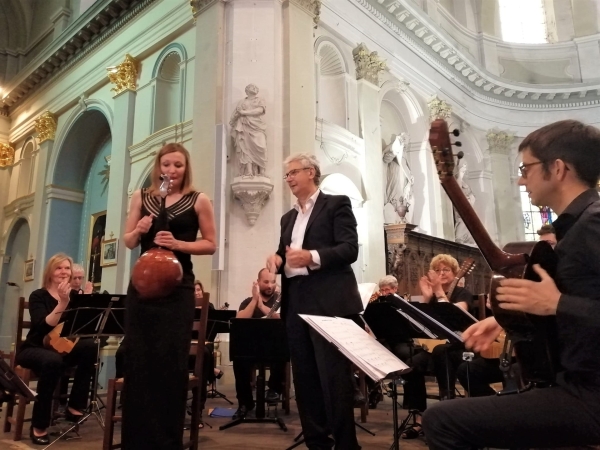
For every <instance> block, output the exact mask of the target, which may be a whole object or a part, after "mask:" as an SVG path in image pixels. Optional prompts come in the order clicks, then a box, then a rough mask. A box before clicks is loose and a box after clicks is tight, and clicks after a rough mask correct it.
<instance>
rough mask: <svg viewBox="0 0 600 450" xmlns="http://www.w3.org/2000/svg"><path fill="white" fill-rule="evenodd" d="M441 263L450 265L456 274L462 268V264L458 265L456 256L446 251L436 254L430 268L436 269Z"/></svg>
mask: <svg viewBox="0 0 600 450" xmlns="http://www.w3.org/2000/svg"><path fill="white" fill-rule="evenodd" d="M440 264H444V265H446V266H448V267H450V269H451V270H452V273H453V274H454V275H456V274H457V273H458V271H459V270H460V266H459V265H458V261H457V260H456V258H455V257H454V256H450V255H446V254H445V253H441V254H439V255H436V256H434V257H433V259H432V260H431V263H430V264H429V269H431V270H435V269H436V268H437V267H438V266H439V265H440Z"/></svg>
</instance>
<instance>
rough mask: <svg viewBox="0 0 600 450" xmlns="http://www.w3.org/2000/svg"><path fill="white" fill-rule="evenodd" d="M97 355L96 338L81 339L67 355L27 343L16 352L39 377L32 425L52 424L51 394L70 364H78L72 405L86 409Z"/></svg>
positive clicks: (71, 397) (18, 361) (70, 401)
mask: <svg viewBox="0 0 600 450" xmlns="http://www.w3.org/2000/svg"><path fill="white" fill-rule="evenodd" d="M97 356H98V346H97V345H96V344H95V343H94V340H93V339H80V340H79V342H77V344H75V347H73V350H71V353H69V354H67V355H64V356H63V355H60V354H58V353H56V352H55V351H54V350H48V349H46V348H42V347H26V348H24V349H22V350H21V351H20V352H19V353H17V356H16V359H15V360H16V363H17V364H19V365H20V366H22V367H25V368H26V369H30V370H33V372H34V373H35V374H36V375H37V376H38V377H39V381H38V384H37V389H36V391H37V394H38V395H37V399H36V401H35V403H34V404H33V414H32V417H31V425H32V426H33V427H35V428H38V429H40V430H44V429H46V428H48V427H49V426H50V421H51V419H52V417H51V416H52V395H53V394H54V389H56V385H57V383H58V380H59V379H60V377H61V376H62V374H63V373H64V372H65V370H66V369H67V368H68V367H74V366H77V369H75V378H74V380H73V387H72V388H71V396H70V397H69V406H70V407H71V408H73V409H76V410H78V411H83V410H84V409H86V407H87V404H88V397H89V394H90V385H91V382H92V378H93V375H94V364H96V361H97Z"/></svg>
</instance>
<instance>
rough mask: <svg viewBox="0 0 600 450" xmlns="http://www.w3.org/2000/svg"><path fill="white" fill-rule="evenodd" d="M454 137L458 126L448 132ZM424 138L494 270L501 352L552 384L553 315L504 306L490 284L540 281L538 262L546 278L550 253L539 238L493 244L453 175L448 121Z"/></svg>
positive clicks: (552, 263)
mask: <svg viewBox="0 0 600 450" xmlns="http://www.w3.org/2000/svg"><path fill="white" fill-rule="evenodd" d="M453 134H454V135H455V136H458V134H459V133H458V130H455V131H454V132H453ZM429 143H430V144H431V150H432V153H433V158H434V160H435V165H436V168H437V171H438V176H439V179H440V182H441V184H442V187H443V188H444V190H445V191H446V194H448V197H449V198H450V201H451V202H452V204H453V205H454V208H455V209H456V210H457V212H458V213H459V214H460V216H461V217H462V219H463V221H464V223H465V225H466V227H467V229H468V230H469V232H470V233H471V236H473V239H474V240H475V242H476V243H477V246H478V247H479V249H480V251H481V253H482V255H483V257H484V258H485V260H486V261H487V263H488V264H489V266H490V268H491V269H492V271H493V272H494V274H493V277H492V282H491V286H490V302H491V306H492V312H493V314H494V317H495V318H496V320H497V321H498V323H499V324H500V326H502V328H504V330H505V331H506V334H507V341H508V342H507V348H508V349H509V350H508V351H507V352H505V353H506V354H510V353H512V351H511V349H512V347H513V346H514V350H515V354H516V356H517V360H518V361H519V364H520V366H521V373H522V376H523V379H525V380H526V381H528V382H530V383H535V384H539V385H547V384H552V383H553V382H554V378H555V374H556V372H557V371H558V368H559V365H558V343H557V341H556V336H557V333H556V318H555V317H554V316H549V317H542V316H535V315H532V314H526V313H523V312H519V311H507V310H504V309H502V308H500V306H499V302H498V300H497V299H496V288H497V287H498V286H499V283H500V281H502V280H503V279H504V278H524V279H528V280H532V281H540V278H539V276H538V275H537V273H535V271H534V270H533V265H534V264H539V265H540V266H541V267H542V268H543V269H544V270H546V271H547V272H548V274H549V275H550V276H551V277H554V274H555V273H556V265H557V257H556V253H555V252H554V250H553V249H552V247H551V246H550V244H548V243H547V242H544V241H538V242H512V243H509V244H507V245H506V246H504V248H503V249H500V248H498V247H497V246H496V244H494V242H493V241H492V239H491V237H490V235H489V234H488V232H487V230H486V229H485V227H484V225H483V224H482V223H481V220H480V219H479V217H478V216H477V214H476V213H475V211H474V210H473V207H472V206H471V204H470V203H469V201H468V200H467V198H466V197H465V195H464V193H463V192H462V189H461V188H460V186H459V185H458V183H457V181H456V179H455V178H454V155H453V154H452V143H451V142H450V133H449V131H448V125H447V124H446V122H445V121H444V120H442V119H437V120H435V121H434V122H433V123H432V124H431V129H430V131H429Z"/></svg>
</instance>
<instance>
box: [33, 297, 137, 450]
mask: <svg viewBox="0 0 600 450" xmlns="http://www.w3.org/2000/svg"><path fill="white" fill-rule="evenodd" d="M126 297H127V296H126V295H111V294H77V295H73V296H72V297H71V301H70V302H69V306H70V308H69V309H67V310H65V311H64V312H63V313H62V318H64V319H65V320H64V325H63V329H62V332H61V336H62V337H67V338H93V339H94V341H95V342H96V345H97V359H96V364H95V366H96V370H95V371H94V378H93V381H92V389H91V391H92V400H91V401H90V404H89V406H88V408H87V412H86V413H85V414H83V415H82V416H81V418H80V419H79V420H78V421H77V423H74V424H73V425H72V426H71V427H69V428H67V430H66V431H63V432H62V433H61V434H60V435H59V436H58V437H57V438H56V439H55V440H54V441H52V442H51V443H50V444H49V445H47V446H46V447H44V450H45V449H47V448H48V447H50V446H52V445H54V444H55V443H56V442H58V441H59V440H60V439H61V438H62V437H63V436H65V435H66V434H67V433H69V432H70V431H71V430H75V432H77V430H78V427H79V424H81V423H83V422H84V421H86V420H87V419H88V417H90V416H91V415H93V416H94V417H95V418H96V420H97V421H98V424H99V425H100V427H101V428H102V429H104V418H103V417H102V414H101V413H100V407H99V406H98V401H99V398H98V377H99V372H100V342H101V338H102V337H107V336H123V335H124V334H125V331H124V325H125V298H126Z"/></svg>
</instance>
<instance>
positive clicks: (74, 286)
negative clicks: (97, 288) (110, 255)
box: [71, 264, 94, 294]
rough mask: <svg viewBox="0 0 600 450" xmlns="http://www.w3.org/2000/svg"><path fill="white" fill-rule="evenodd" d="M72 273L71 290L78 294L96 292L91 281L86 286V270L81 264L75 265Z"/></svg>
mask: <svg viewBox="0 0 600 450" xmlns="http://www.w3.org/2000/svg"><path fill="white" fill-rule="evenodd" d="M71 271H72V273H71V290H73V291H74V292H75V293H76V294H91V293H92V292H93V291H94V286H93V285H92V283H91V282H90V281H86V282H85V285H84V284H83V280H84V279H85V270H84V269H83V267H82V266H81V265H80V264H73V268H72V270H71Z"/></svg>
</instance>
